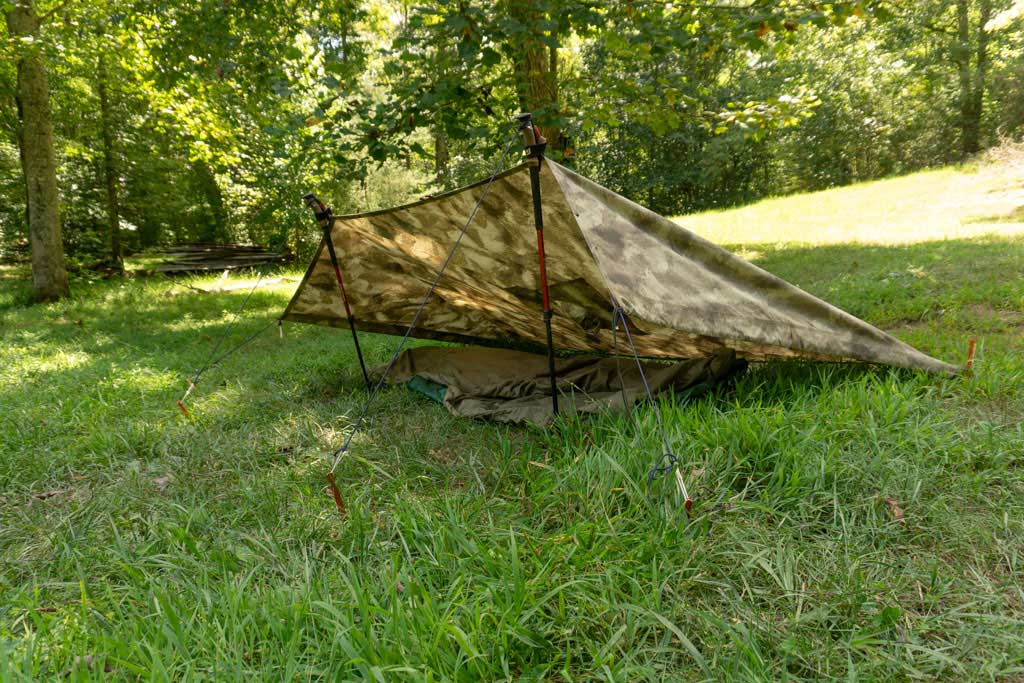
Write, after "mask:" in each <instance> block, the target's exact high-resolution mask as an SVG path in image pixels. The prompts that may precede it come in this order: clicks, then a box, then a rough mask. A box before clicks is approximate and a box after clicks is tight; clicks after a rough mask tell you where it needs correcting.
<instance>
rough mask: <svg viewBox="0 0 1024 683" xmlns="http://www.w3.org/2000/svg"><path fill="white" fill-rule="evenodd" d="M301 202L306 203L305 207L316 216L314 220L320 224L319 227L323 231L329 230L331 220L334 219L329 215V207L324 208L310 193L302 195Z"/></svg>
mask: <svg viewBox="0 0 1024 683" xmlns="http://www.w3.org/2000/svg"><path fill="white" fill-rule="evenodd" d="M302 201H304V202H305V203H306V207H307V208H309V209H310V210H311V211H312V212H313V214H314V215H315V216H316V220H317V222H318V223H320V227H321V228H323V229H324V230H329V229H330V227H331V219H332V218H334V214H333V213H331V209H330V207H329V206H326V205H325V204H324V203H323V202H322V201H320V200H319V199H318V198H317V196H316V195H315V194H313V193H312V192H310V193H309V194H304V195H302Z"/></svg>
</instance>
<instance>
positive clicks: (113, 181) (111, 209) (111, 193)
mask: <svg viewBox="0 0 1024 683" xmlns="http://www.w3.org/2000/svg"><path fill="white" fill-rule="evenodd" d="M96 93H97V95H98V96H99V100H100V128H101V131H102V138H103V175H104V178H105V180H106V185H107V225H108V231H109V232H108V235H109V245H110V265H111V266H112V267H114V268H116V269H118V270H124V260H123V259H122V257H121V216H120V209H119V202H118V196H117V168H116V164H115V162H114V135H113V132H112V131H111V121H110V98H109V97H108V93H107V60H106V57H105V55H104V54H103V52H102V51H101V52H100V54H99V58H98V60H97V64H96Z"/></svg>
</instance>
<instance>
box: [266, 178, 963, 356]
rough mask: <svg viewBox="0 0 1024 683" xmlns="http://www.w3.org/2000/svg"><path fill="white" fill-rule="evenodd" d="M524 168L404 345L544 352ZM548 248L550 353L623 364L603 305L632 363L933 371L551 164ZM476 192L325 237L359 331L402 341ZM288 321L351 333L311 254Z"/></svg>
mask: <svg viewBox="0 0 1024 683" xmlns="http://www.w3.org/2000/svg"><path fill="white" fill-rule="evenodd" d="M528 164H529V162H527V163H524V164H521V165H520V166H517V167H516V168H513V169H511V170H509V171H507V172H505V173H503V174H501V175H499V176H498V177H497V179H496V180H495V181H494V184H493V185H492V186H491V188H490V191H489V192H488V194H487V197H486V198H485V199H484V201H483V204H482V205H481V207H480V210H479V212H478V213H477V215H476V218H475V219H474V220H473V223H472V224H471V225H470V227H469V230H468V232H467V233H466V236H465V237H464V238H463V240H462V244H461V245H460V246H459V249H458V251H457V252H456V254H455V257H454V258H453V259H452V262H451V264H450V265H449V267H448V270H447V271H446V272H445V274H444V276H443V277H442V278H441V281H440V282H439V284H438V287H437V289H436V291H435V295H434V297H432V299H431V301H430V302H429V303H428V304H427V306H426V309H425V310H424V312H423V314H422V316H421V317H420V320H419V324H418V325H417V327H416V329H415V330H414V331H413V336H416V337H422V338H429V339H440V340H449V341H460V342H469V343H475V344H485V345H496V346H505V347H511V348H527V349H529V348H532V349H534V350H535V349H538V348H543V347H544V345H545V335H544V323H543V320H542V317H541V304H540V279H539V276H538V268H537V244H536V234H535V231H534V227H533V208H532V207H533V205H532V199H531V194H530V176H529V165H528ZM540 177H541V195H542V198H543V211H544V241H545V246H546V251H547V269H548V280H549V283H550V287H551V300H552V307H553V309H554V319H553V322H552V326H553V329H554V343H555V346H556V347H557V348H558V349H559V350H563V351H576V352H588V353H615V352H616V351H617V352H618V353H623V352H624V351H625V348H624V347H623V341H622V336H621V334H620V336H619V339H618V347H617V348H616V346H615V344H613V337H612V330H611V320H612V303H611V302H612V295H614V297H615V298H616V299H617V300H618V302H619V303H620V305H621V306H622V308H623V310H624V311H625V313H626V314H627V316H628V318H629V324H630V330H631V332H632V336H633V341H634V342H635V344H636V347H637V351H638V352H639V354H640V355H642V356H646V357H651V358H673V359H678V358H696V357H699V356H709V355H712V354H715V353H716V352H717V351H719V350H721V349H734V350H735V351H736V353H737V355H738V356H739V357H741V358H746V359H749V360H755V361H759V360H766V359H770V358H805V359H811V360H821V361H863V362H869V363H883V364H886V365H894V366H899V367H906V368H917V369H921V370H928V371H935V372H954V371H956V368H955V367H954V366H952V365H949V364H947V363H943V362H941V361H939V360H936V359H934V358H931V357H929V356H927V355H925V354H923V353H921V352H919V351H917V350H916V349H914V348H912V347H910V346H908V345H907V344H904V343H903V342H901V341H899V340H897V339H895V338H894V337H892V336H890V335H888V334H886V333H885V332H882V331H881V330H879V329H877V328H875V327H872V326H871V325H869V324H867V323H865V322H863V321H862V320H859V319H857V318H855V317H853V316H852V315H849V314H847V313H844V312H843V311H841V310H839V309H838V308H836V307H834V306H831V305H830V304H827V303H825V302H824V301H822V300H820V299H818V298H816V297H813V296H811V295H810V294H807V293H806V292H804V291H802V290H800V289H798V288H797V287H794V286H793V285H791V284H789V283H787V282H785V281H783V280H781V279H779V278H777V277H775V276H774V275H771V274H770V273H767V272H765V271H764V270H761V269H760V268H758V267H757V266H754V265H752V264H750V263H748V262H746V261H744V260H743V259H740V258H738V257H736V256H734V255H732V254H730V253H729V252H727V251H726V250H724V249H722V248H720V247H717V246H715V245H713V244H711V243H710V242H708V241H707V240H704V239H702V238H700V237H698V236H697V235H695V234H693V233H691V232H689V231H688V230H686V229H684V228H683V227H681V226H680V225H678V224H676V223H674V222H672V221H670V220H668V219H667V218H663V217H662V216H659V215H657V214H655V213H653V212H651V211H648V210H647V209H644V208H643V207H641V206H638V205H637V204H634V203H633V202H631V201H629V200H627V199H625V198H623V197H621V196H619V195H617V194H615V193H614V192H611V191H610V190H607V189H605V188H603V187H601V186H600V185H597V184H596V183H594V182H592V181H590V180H587V179H586V178H583V177H581V176H579V175H578V174H576V173H574V172H572V171H570V170H569V169H567V168H565V167H563V166H560V165H559V164H557V163H555V162H552V161H549V160H545V161H543V162H542V167H541V174H540ZM484 186H485V183H484V182H481V183H477V184H475V185H471V186H469V187H466V188H462V189H459V190H455V191H453V192H449V193H447V194H443V195H440V196H437V197H432V198H429V199H425V200H422V201H419V202H416V203H414V204H409V205H407V206H402V207H398V208H395V209H388V210H384V211H373V212H370V213H364V214H359V215H354V216H342V217H338V218H335V219H334V224H333V227H332V231H331V236H332V239H333V241H334V244H335V247H336V249H337V253H338V258H339V261H340V264H341V267H342V270H343V271H344V274H345V284H346V288H347V290H348V294H349V299H350V302H351V306H352V311H353V313H354V315H355V318H356V324H357V326H358V328H359V330H361V331H362V330H366V331H372V332H383V333H387V334H403V333H404V332H405V330H406V328H407V327H408V325H409V323H410V321H411V320H412V317H413V314H414V313H415V311H416V308H417V307H418V306H419V304H420V302H421V301H422V299H423V297H424V295H425V294H426V292H427V289H428V287H429V286H430V283H431V282H432V281H433V279H434V276H435V275H436V273H437V271H438V269H439V268H440V266H441V264H442V262H443V260H444V257H445V255H446V254H447V252H448V250H449V249H450V248H451V245H452V243H453V242H454V241H455V239H456V237H457V236H458V233H459V230H460V229H461V227H462V225H463V224H464V223H465V221H466V218H467V217H468V216H469V213H470V211H471V210H472V208H473V205H474V204H475V203H476V201H477V200H478V198H479V197H480V194H481V192H482V191H483V189H484ZM283 318H284V319H285V320H292V321H297V322H308V323H316V324H321V325H335V326H342V325H345V324H346V322H345V321H346V319H345V315H344V308H343V305H342V302H341V297H340V295H339V293H338V288H337V283H336V281H335V276H334V271H333V268H332V266H331V263H330V259H329V256H328V254H327V250H326V248H325V247H324V245H323V244H321V245H320V248H319V250H318V251H317V254H316V257H315V258H314V260H313V262H312V264H311V265H310V267H309V270H308V271H307V272H306V277H305V278H304V279H303V281H302V284H301V285H300V286H299V288H298V291H297V292H296V293H295V296H294V297H293V298H292V300H291V302H290V303H289V304H288V308H287V309H286V310H285V313H284V315H283Z"/></svg>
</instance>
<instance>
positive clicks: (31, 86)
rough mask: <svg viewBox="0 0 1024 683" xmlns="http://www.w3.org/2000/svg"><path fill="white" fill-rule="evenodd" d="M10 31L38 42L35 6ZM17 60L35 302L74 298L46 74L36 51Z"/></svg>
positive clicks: (22, 2) (25, 6) (28, 4)
mask: <svg viewBox="0 0 1024 683" xmlns="http://www.w3.org/2000/svg"><path fill="white" fill-rule="evenodd" d="M6 19H7V30H8V31H9V33H10V34H11V36H12V37H14V38H16V39H17V38H28V37H31V38H38V36H39V24H40V20H39V16H38V15H37V14H36V11H35V6H34V4H33V0H17V1H16V3H15V4H14V7H12V8H11V9H10V10H8V12H7V17H6ZM20 49H22V50H24V52H23V53H22V54H21V55H19V56H18V58H17V72H18V83H17V100H18V111H19V112H20V114H21V125H20V127H19V131H18V145H19V147H20V150H21V168H22V172H23V173H24V174H25V187H26V193H27V204H28V211H27V213H28V231H29V241H30V243H31V245H32V298H33V299H35V300H36V301H52V300H55V299H60V298H62V297H66V296H67V295H68V294H69V288H68V273H67V270H66V268H65V267H64V244H63V242H62V240H61V226H60V213H59V203H60V197H59V195H58V192H57V162H56V159H55V155H54V151H53V121H52V118H51V114H50V88H49V83H48V82H47V78H46V68H45V67H44V66H43V62H42V60H41V59H40V58H39V55H38V54H37V53H36V52H35V49H36V48H35V46H34V45H29V46H23V47H21V48H20Z"/></svg>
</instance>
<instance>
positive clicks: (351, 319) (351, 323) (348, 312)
mask: <svg viewBox="0 0 1024 683" xmlns="http://www.w3.org/2000/svg"><path fill="white" fill-rule="evenodd" d="M324 242H325V243H326V244H327V253H328V254H329V255H330V257H331V265H332V266H334V276H335V278H336V279H337V280H338V289H339V290H340V291H341V300H342V302H343V303H344V304H345V316H346V317H347V318H348V329H350V330H352V343H353V344H355V347H356V357H357V358H358V359H359V369H360V370H362V371H363V382H365V383H366V390H367V391H370V390H371V389H372V385H371V384H370V373H368V372H367V371H366V362H365V361H363V350H362V349H361V348H360V347H359V334H358V333H357V332H356V318H355V316H354V315H352V309H351V308H350V307H349V305H348V294H347V293H346V292H345V281H344V280H343V279H342V277H341V266H339V265H338V255H337V254H336V253H335V252H334V240H332V239H331V231H330V229H325V230H324Z"/></svg>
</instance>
